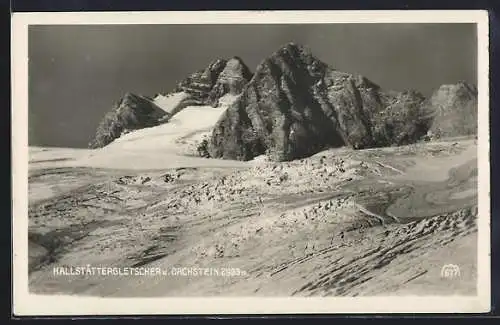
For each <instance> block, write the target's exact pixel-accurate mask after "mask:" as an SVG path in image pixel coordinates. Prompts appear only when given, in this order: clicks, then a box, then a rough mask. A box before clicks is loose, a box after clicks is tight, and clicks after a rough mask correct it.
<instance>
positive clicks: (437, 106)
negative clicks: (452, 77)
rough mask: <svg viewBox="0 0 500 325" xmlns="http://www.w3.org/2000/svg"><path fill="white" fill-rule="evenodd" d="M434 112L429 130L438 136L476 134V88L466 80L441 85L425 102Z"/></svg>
mask: <svg viewBox="0 0 500 325" xmlns="http://www.w3.org/2000/svg"><path fill="white" fill-rule="evenodd" d="M426 104H427V105H428V106H429V108H430V110H432V111H433V112H435V117H434V121H433V123H432V126H431V129H430V131H431V132H432V134H433V135H436V136H438V137H450V136H460V135H472V134H477V114H478V111H477V88H476V86H475V85H471V84H469V83H466V82H459V83H457V84H452V85H442V86H441V87H440V88H439V89H437V90H436V91H435V92H434V93H433V94H432V96H431V97H430V98H429V100H428V101H427V103H426Z"/></svg>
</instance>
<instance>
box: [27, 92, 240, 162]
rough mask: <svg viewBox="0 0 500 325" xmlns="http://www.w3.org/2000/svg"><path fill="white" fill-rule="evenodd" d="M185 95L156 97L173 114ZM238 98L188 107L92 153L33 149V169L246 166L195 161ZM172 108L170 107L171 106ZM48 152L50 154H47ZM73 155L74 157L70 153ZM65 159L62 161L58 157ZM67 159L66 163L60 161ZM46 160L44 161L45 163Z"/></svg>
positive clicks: (198, 158) (206, 160)
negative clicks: (200, 146)
mask: <svg viewBox="0 0 500 325" xmlns="http://www.w3.org/2000/svg"><path fill="white" fill-rule="evenodd" d="M183 94H184V93H177V94H173V95H172V96H170V97H168V98H167V97H165V96H163V97H162V98H158V96H157V97H156V99H155V100H157V101H159V102H160V101H161V105H163V106H162V109H164V110H166V111H172V110H173V109H174V108H175V107H176V105H179V103H180V102H181V101H182V98H183V96H184V95H183ZM235 99H236V96H234V95H226V96H224V97H223V98H221V100H220V105H219V106H218V107H212V106H187V107H185V108H184V109H182V110H181V111H180V112H178V113H177V114H175V115H174V116H172V118H171V119H170V120H169V121H168V122H167V123H165V124H162V125H158V126H155V127H151V128H145V129H140V130H136V131H132V132H130V133H126V134H124V135H122V136H121V137H120V138H117V139H116V140H115V141H113V142H111V143H110V144H109V145H107V146H106V147H103V148H99V149H93V150H78V149H66V150H61V149H58V150H56V151H52V150H51V149H45V151H42V150H41V149H38V150H36V149H35V150H34V148H33V149H30V160H32V161H38V163H35V164H31V166H30V167H31V168H47V167H75V166H81V167H96V168H118V169H163V168H177V167H196V166H221V167H225V166H227V167H239V166H244V165H245V163H244V162H237V161H227V160H225V161H224V160H218V159H205V158H200V157H195V155H196V154H197V152H196V147H197V144H198V143H199V141H201V140H202V139H203V137H204V136H208V135H209V134H210V133H211V131H212V128H213V126H214V125H215V123H216V122H217V121H218V119H219V118H220V116H221V115H222V113H224V111H225V110H226V109H227V107H228V105H230V104H231V103H232V102H233V101H234V100H235ZM169 105H170V106H169ZM47 150H48V151H47ZM72 151H74V154H71V152H72ZM61 155H62V156H64V157H59V156H61ZM60 158H64V159H60ZM42 160H43V161H42Z"/></svg>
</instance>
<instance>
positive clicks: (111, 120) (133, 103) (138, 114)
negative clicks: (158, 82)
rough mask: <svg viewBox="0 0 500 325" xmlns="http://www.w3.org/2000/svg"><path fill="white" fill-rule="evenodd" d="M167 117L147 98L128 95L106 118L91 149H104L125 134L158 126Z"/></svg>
mask: <svg viewBox="0 0 500 325" xmlns="http://www.w3.org/2000/svg"><path fill="white" fill-rule="evenodd" d="M166 115H167V113H166V112H165V111H164V110H162V109H161V108H159V107H158V106H156V105H155V104H154V103H153V102H152V101H151V100H150V99H148V98H147V97H144V96H139V95H135V94H132V93H127V94H125V96H124V97H123V98H122V99H121V100H120V101H119V102H118V103H117V104H116V105H115V107H114V108H113V110H111V111H110V112H108V113H107V114H106V115H105V116H104V118H103V119H102V121H101V123H100V124H99V126H98V127H97V131H96V135H95V137H94V139H93V140H92V141H91V143H90V144H89V147H91V148H100V147H104V146H106V145H107V144H109V143H111V142H112V141H113V140H114V139H116V138H118V137H120V135H121V134H122V133H123V132H128V131H131V130H137V129H142V128H146V127H152V126H155V125H158V124H160V123H161V120H162V119H165V117H166Z"/></svg>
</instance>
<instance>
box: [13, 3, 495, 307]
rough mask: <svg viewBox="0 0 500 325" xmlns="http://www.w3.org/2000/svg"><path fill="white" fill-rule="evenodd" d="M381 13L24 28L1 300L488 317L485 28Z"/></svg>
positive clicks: (68, 16)
mask: <svg viewBox="0 0 500 325" xmlns="http://www.w3.org/2000/svg"><path fill="white" fill-rule="evenodd" d="M412 14H413V15H412ZM357 15H358V16H359V17H358V16H357ZM388 17H390V15H389V14H387V13H386V14H385V15H384V14H380V13H370V12H364V13H363V12H358V13H351V14H345V15H344V16H343V13H339V12H322V13H318V12H316V13H313V12H311V13H307V12H303V13H301V14H300V15H298V14H297V13H294V14H291V13H288V14H286V13H282V14H281V13H279V12H268V13H267V14H266V13H265V12H258V13H257V12H255V13H252V12H246V13H235V12H233V13H232V14H230V13H217V12H197V13H195V12H191V13H187V12H186V13H182V12H179V13H173V12H169V13H167V12H164V13H162V12H156V13H145V12H144V13H136V14H135V15H130V13H129V14H128V15H127V13H106V14H102V15H100V14H99V13H79V14H78V13H59V14H57V13H52V14H50V13H45V14H42V13H40V14H32V15H30V14H15V15H14V18H13V19H14V24H13V26H14V27H15V28H14V29H13V42H14V43H13V44H14V46H13V54H12V55H13V62H14V64H15V66H14V68H13V90H14V92H13V108H12V114H13V122H12V123H13V130H14V131H13V156H14V160H13V163H14V166H13V173H14V180H13V182H14V183H13V186H14V192H13V193H14V194H13V195H14V203H13V204H14V208H15V210H14V216H13V220H14V229H13V233H14V277H15V278H16V279H15V280H14V282H15V284H14V287H15V292H14V296H15V299H14V307H16V304H17V306H18V308H19V310H20V312H25V313H28V314H30V313H45V314H51V313H52V312H51V310H54V313H60V314H61V313H62V314H71V313H78V312H80V313H93V311H94V312H95V314H99V313H106V312H109V313H111V312H112V311H113V312H114V314H117V313H124V314H127V313H131V314H134V313H135V314H137V313H176V312H191V313H195V312H203V313H207V312H208V313H210V311H212V312H214V313H221V312H228V310H229V308H235V309H233V310H229V312H233V313H236V312H239V313H245V312H262V311H266V312H273V311H275V312H293V311H294V310H293V309H292V308H298V309H297V310H295V311H296V312H301V310H300V308H303V309H304V310H303V311H302V312H308V311H313V312H369V311H371V312H392V311H393V309H394V310H395V311H399V312H412V311H420V312H427V311H429V312H432V311H440V310H444V311H448V312H481V311H488V310H489V298H490V297H489V290H490V287H489V286H490V283H489V262H490V261H489V249H490V246H489V245H490V244H489V220H490V214H489V204H490V202H489V168H490V167H489V156H488V151H489V129H488V127H489V126H488V110H489V107H488V97H487V96H488V84H487V83H488V79H487V78H488V61H487V60H488V55H487V50H488V44H487V42H488V38H487V37H488V35H487V28H488V26H487V23H488V22H487V14H486V13H484V12H481V11H470V12H462V13H454V14H452V13H449V14H448V15H447V12H446V11H442V12H439V11H435V12H429V13H425V12H420V13H417V12H415V13H412V12H411V11H408V12H406V13H404V14H403V13H401V12H399V13H396V12H394V13H393V19H394V21H391V20H390V19H388ZM16 18H17V20H16ZM111 18H113V19H111ZM440 18H442V19H440ZM134 19H135V21H134ZM16 23H17V25H16ZM16 28H17V29H16ZM16 51H17V52H16ZM16 298H17V299H16ZM125 298H127V299H125ZM284 298H286V299H284ZM342 298H350V300H348V302H346V301H345V300H341V299H342ZM30 299H35V300H30ZM44 299H46V300H44ZM131 299H133V300H131ZM164 299H166V300H164ZM175 299H181V300H175ZM213 299H224V301H226V302H228V303H227V304H222V303H214V302H213V301H217V300H213ZM245 299H246V300H245ZM267 299H269V300H267ZM287 299H292V300H290V302H287V301H288V300H287ZM310 299H313V300H310ZM336 299H338V300H336ZM357 299H359V301H360V302H359V304H357V301H358V300H357ZM391 299H392V300H391ZM412 299H413V300H412ZM436 299H437V300H436ZM460 299H462V301H461V302H460V301H458V302H455V301H456V300H460ZM146 300H147V301H149V303H144V301H146ZM30 301H31V302H30ZM35 301H38V302H37V303H35ZM44 301H45V302H44ZM79 301H82V302H81V303H79ZM85 301H87V302H88V303H84V302H85ZM151 301H152V302H151ZM163 301H169V303H165V302H163ZM176 301H182V303H181V302H176ZM190 301H191V302H190ZM211 301H212V302H211ZM239 301H241V302H239ZM244 301H248V304H245V303H244ZM313 301H314V302H313ZM337 301H339V302H338V303H337ZM391 301H392V302H391ZM107 302H110V304H111V305H110V306H112V307H106V304H107ZM153 304H154V305H153ZM252 304H255V307H252V306H254V305H252ZM292 305H293V306H294V307H292ZM63 306H66V307H63ZM139 306H143V308H144V309H140V307H139ZM146 306H149V307H146ZM153 306H156V307H153ZM209 306H211V307H209ZM230 306H232V307H230ZM257 306H258V307H257ZM63 308H67V309H66V310H63ZM113 308H114V309H113ZM118 308H119V309H118ZM175 308H177V309H175ZM208 308H211V309H210V310H209V309H208ZM174 309H175V310H174Z"/></svg>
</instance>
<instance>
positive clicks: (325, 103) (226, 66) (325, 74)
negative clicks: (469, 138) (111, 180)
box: [91, 42, 477, 161]
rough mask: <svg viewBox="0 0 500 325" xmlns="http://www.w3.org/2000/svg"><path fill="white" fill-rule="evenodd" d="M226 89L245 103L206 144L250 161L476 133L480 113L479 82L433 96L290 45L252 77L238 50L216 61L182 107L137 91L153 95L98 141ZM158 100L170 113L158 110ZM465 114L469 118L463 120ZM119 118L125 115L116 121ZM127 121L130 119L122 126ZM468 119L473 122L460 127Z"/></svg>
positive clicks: (215, 100)
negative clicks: (380, 81)
mask: <svg viewBox="0 0 500 325" xmlns="http://www.w3.org/2000/svg"><path fill="white" fill-rule="evenodd" d="M226 94H231V95H236V96H238V99H237V100H236V101H235V102H234V103H233V104H231V105H230V106H229V107H228V108H227V109H226V110H225V112H224V113H223V114H222V116H221V117H220V119H219V120H218V122H217V123H216V125H214V128H213V131H212V133H211V135H210V137H209V138H208V139H207V141H206V142H205V144H204V146H205V147H206V150H204V151H206V153H205V155H206V156H208V157H211V158H222V159H236V160H249V159H253V158H255V157H256V156H259V155H263V154H265V155H267V156H269V157H270V159H272V160H276V161H283V160H293V159H298V158H303V157H307V156H309V155H312V154H314V153H317V152H318V151H321V150H323V149H326V148H329V147H339V146H350V147H352V148H354V149H363V148H371V147H382V146H392V145H403V144H409V143H413V142H416V141H419V140H420V139H422V138H423V137H424V135H426V134H432V135H433V136H436V135H437V136H448V135H460V134H473V133H474V127H477V125H475V124H474V123H473V122H472V120H474V119H475V118H476V116H475V115H474V112H476V115H477V103H476V102H477V88H476V86H474V85H471V84H468V83H465V82H459V83H457V84H455V85H442V86H440V87H439V88H438V89H436V91H435V92H434V93H433V94H432V95H431V97H429V98H425V97H424V96H423V95H422V94H421V93H420V92H418V91H416V90H411V89H410V90H405V91H400V92H398V91H394V90H386V89H383V88H382V87H381V86H379V85H377V84H376V83H374V82H373V81H371V80H370V79H368V78H366V77H365V76H362V75H359V74H351V73H347V72H342V71H338V70H336V69H334V68H333V67H331V66H329V65H328V64H326V63H325V62H323V61H321V60H319V59H318V58H316V57H315V56H314V55H313V54H312V51H311V50H310V49H309V48H307V47H306V46H303V45H300V44H297V43H294V42H289V43H287V44H285V45H283V46H282V47H280V48H279V49H278V50H277V51H275V52H273V53H272V54H271V55H269V56H268V57H266V58H264V59H263V60H262V61H261V62H260V63H259V64H258V66H257V67H256V69H255V71H254V72H253V73H252V72H251V71H250V69H249V68H248V66H247V65H246V64H245V63H244V62H243V60H242V59H241V58H239V57H237V56H234V57H231V58H229V59H222V58H218V59H215V60H213V61H211V62H210V63H209V64H208V66H207V67H206V68H204V69H200V70H198V71H196V72H194V73H193V74H191V75H189V76H188V77H186V78H185V79H183V80H181V81H180V82H179V83H178V84H177V86H176V87H175V88H174V89H173V90H172V91H171V92H170V93H168V95H167V97H168V96H174V95H182V96H179V98H180V100H179V101H178V102H176V103H175V105H174V104H171V103H170V102H168V103H169V104H168V105H170V106H172V107H170V108H169V107H167V108H165V107H162V105H160V102H159V101H158V100H155V99H156V98H157V97H154V98H153V99H148V98H146V97H144V96H139V97H138V98H142V99H144V100H141V101H140V102H141V104H140V105H135V106H134V107H135V108H128V109H124V108H122V109H121V110H120V109H118V108H116V107H115V108H114V109H113V110H112V111H115V113H109V112H108V114H107V115H106V117H105V118H104V120H103V122H101V124H100V125H99V127H98V131H97V132H96V138H95V139H94V141H93V142H92V145H91V147H93V148H97V147H103V146H105V145H107V144H108V143H110V142H111V141H113V140H114V139H115V138H117V137H119V136H120V134H121V132H123V130H129V129H131V130H135V129H138V128H141V127H151V126H155V125H159V124H161V123H168V120H169V119H170V117H171V116H172V115H173V114H176V113H177V112H178V111H180V110H182V109H183V108H184V107H186V106H189V105H194V106H199V105H210V106H213V107H216V106H218V105H219V99H220V98H221V97H223V96H224V95H226ZM128 96H130V95H128ZM163 98H166V97H165V96H164V97H163ZM126 102H127V101H126ZM148 102H149V103H148ZM141 105H143V106H144V107H143V108H140V107H139V106H141ZM158 105H159V106H160V109H163V110H164V112H163V113H161V112H158V111H157V110H155V109H151V107H153V108H154V107H155V106H156V107H157V106H158ZM168 105H167V106H168ZM173 106H175V108H174V107H173ZM135 110H137V113H136V114H137V115H138V116H141V118H132V122H134V121H136V122H137V123H135V122H134V123H130V121H129V120H128V119H127V118H123V117H121V116H120V111H122V112H130V111H135ZM146 112H151V116H149V118H146V117H144V116H143V115H148V114H150V113H146ZM154 112H156V113H154ZM127 114H128V115H132V116H134V114H130V113H127ZM464 114H468V115H469V116H468V118H466V119H462V118H461V116H463V115H464ZM113 118H114V119H115V120H117V121H115V122H109V120H111V121H113ZM118 121H124V122H126V123H125V125H123V126H122V127H116V125H117V124H120V123H118ZM447 121H448V122H447ZM460 121H465V122H463V123H462V126H461V127H460V128H458V129H459V130H455V129H457V128H455V127H454V124H456V123H459V122H460ZM127 123H128V124H130V125H128V124H127ZM141 123H143V124H142V125H141ZM475 123H476V124H477V122H475ZM106 128H109V130H106ZM453 130H455V131H453Z"/></svg>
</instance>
